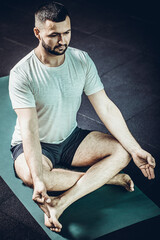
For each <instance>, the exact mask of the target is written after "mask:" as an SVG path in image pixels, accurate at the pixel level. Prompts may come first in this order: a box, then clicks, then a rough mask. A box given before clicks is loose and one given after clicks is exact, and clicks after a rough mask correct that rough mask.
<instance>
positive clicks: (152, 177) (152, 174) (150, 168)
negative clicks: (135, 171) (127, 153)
mask: <svg viewBox="0 0 160 240" xmlns="http://www.w3.org/2000/svg"><path fill="white" fill-rule="evenodd" d="M149 171H150V176H151V179H154V178H155V174H154V169H153V168H152V167H149Z"/></svg>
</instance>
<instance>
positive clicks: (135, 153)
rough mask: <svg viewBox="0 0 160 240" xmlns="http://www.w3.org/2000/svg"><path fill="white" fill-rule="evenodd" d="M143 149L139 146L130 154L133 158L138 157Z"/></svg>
mask: <svg viewBox="0 0 160 240" xmlns="http://www.w3.org/2000/svg"><path fill="white" fill-rule="evenodd" d="M141 149H142V148H141V146H137V147H135V148H133V149H132V150H131V152H130V154H131V155H132V156H134V155H137V153H138V152H139V151H140V150H141Z"/></svg>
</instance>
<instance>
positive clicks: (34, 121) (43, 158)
mask: <svg viewBox="0 0 160 240" xmlns="http://www.w3.org/2000/svg"><path fill="white" fill-rule="evenodd" d="M34 34H35V36H36V37H37V38H38V40H39V45H38V47H37V48H36V49H34V50H33V51H32V52H30V53H29V54H28V55H27V56H26V57H24V58H23V59H22V60H21V61H20V62H19V63H17V64H16V65H15V67H14V68H13V69H12V70H11V73H10V83H9V92H10V98H11V101H12V105H13V108H14V110H15V112H16V113H17V117H18V118H17V122H16V127H15V131H14V134H13V138H12V143H11V145H12V147H11V151H12V155H13V159H14V167H15V172H16V175H17V176H18V177H19V178H20V179H22V181H23V182H24V183H25V184H26V185H27V186H29V187H33V189H34V191H33V200H34V201H35V202H37V204H38V205H39V206H40V207H41V209H42V210H43V211H44V212H45V224H46V226H48V227H50V229H51V230H52V231H56V232H60V231H61V228H62V225H61V224H60V222H59V221H58V218H59V217H60V215H61V214H62V213H63V211H64V210H65V209H66V208H67V207H68V206H70V205H71V204H72V203H73V202H75V201H76V200H78V199H80V198H81V197H83V196H85V195H86V194H89V193H90V192H92V191H94V190H96V189H98V188H100V187H101V186H103V185H104V184H115V185H121V186H124V187H125V188H126V189H127V190H128V191H133V190H134V184H133V181H132V180H131V178H130V177H129V176H128V175H126V174H119V172H120V171H121V170H122V169H123V168H124V167H126V166H127V165H128V163H129V162H130V159H131V157H132V158H133V161H134V163H135V164H136V165H137V167H138V168H139V169H140V170H141V171H142V173H143V175H144V176H145V177H148V179H153V178H154V177H155V176H154V167H155V160H154V158H153V157H152V156H151V154H149V153H148V152H146V151H145V150H143V149H142V148H141V147H140V145H139V144H138V143H137V142H136V140H135V139H134V138H133V136H132V135H131V133H130V132H129V130H128V128H127V126H126V123H125V121H124V119H123V117H122V115H121V113H120V111H119V109H118V108H117V107H116V106H115V104H114V103H113V102H112V101H111V100H110V99H109V98H108V97H107V95H106V93H105V91H104V88H103V84H102V83H101V81H100V78H99V76H98V73H97V70H96V67H95V65H94V63H93V61H92V60H91V59H90V57H89V56H88V54H87V53H86V52H84V51H80V50H78V49H74V48H70V47H68V45H69V42H70V38H71V23H70V17H69V14H68V12H67V10H66V9H65V7H64V6H63V5H61V4H59V3H54V2H50V3H47V4H44V5H43V6H41V7H39V9H38V10H37V11H36V13H35V28H34ZM83 91H84V92H85V94H86V95H87V96H88V99H89V100H90V102H91V104H92V105H93V107H94V109H95V111H96V112H97V114H98V116H99V117H100V119H101V120H102V122H103V123H104V125H105V126H106V128H108V130H109V131H110V132H111V134H112V135H113V136H111V135H108V134H104V133H101V132H98V131H88V130H82V129H80V128H78V127H77V122H76V114H77V111H78V109H79V106H80V103H81V95H82V93H83ZM56 164H61V165H64V166H67V167H70V166H76V167H81V166H89V169H88V170H87V172H86V173H83V172H76V171H70V170H66V169H60V168H55V166H56ZM47 190H48V191H63V190H66V191H65V192H64V193H63V194H61V195H60V196H58V197H49V196H48V195H47Z"/></svg>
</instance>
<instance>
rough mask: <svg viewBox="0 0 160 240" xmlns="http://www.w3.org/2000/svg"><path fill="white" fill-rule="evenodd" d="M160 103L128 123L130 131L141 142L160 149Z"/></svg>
mask: <svg viewBox="0 0 160 240" xmlns="http://www.w3.org/2000/svg"><path fill="white" fill-rule="evenodd" d="M159 122H160V101H157V102H156V103H155V104H153V105H152V106H150V107H148V108H147V109H146V110H144V111H143V112H141V113H139V114H137V115H136V116H134V117H133V118H131V119H130V120H129V121H127V124H128V127H129V129H130V130H131V131H132V133H133V135H134V137H135V138H136V139H138V140H139V141H142V142H144V143H146V144H150V145H151V146H154V147H156V148H157V149H160V135H159V133H160V124H159Z"/></svg>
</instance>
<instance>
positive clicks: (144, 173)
mask: <svg viewBox="0 0 160 240" xmlns="http://www.w3.org/2000/svg"><path fill="white" fill-rule="evenodd" d="M140 169H141V171H142V173H143V175H144V176H145V177H148V175H147V172H146V169H145V168H140Z"/></svg>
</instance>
